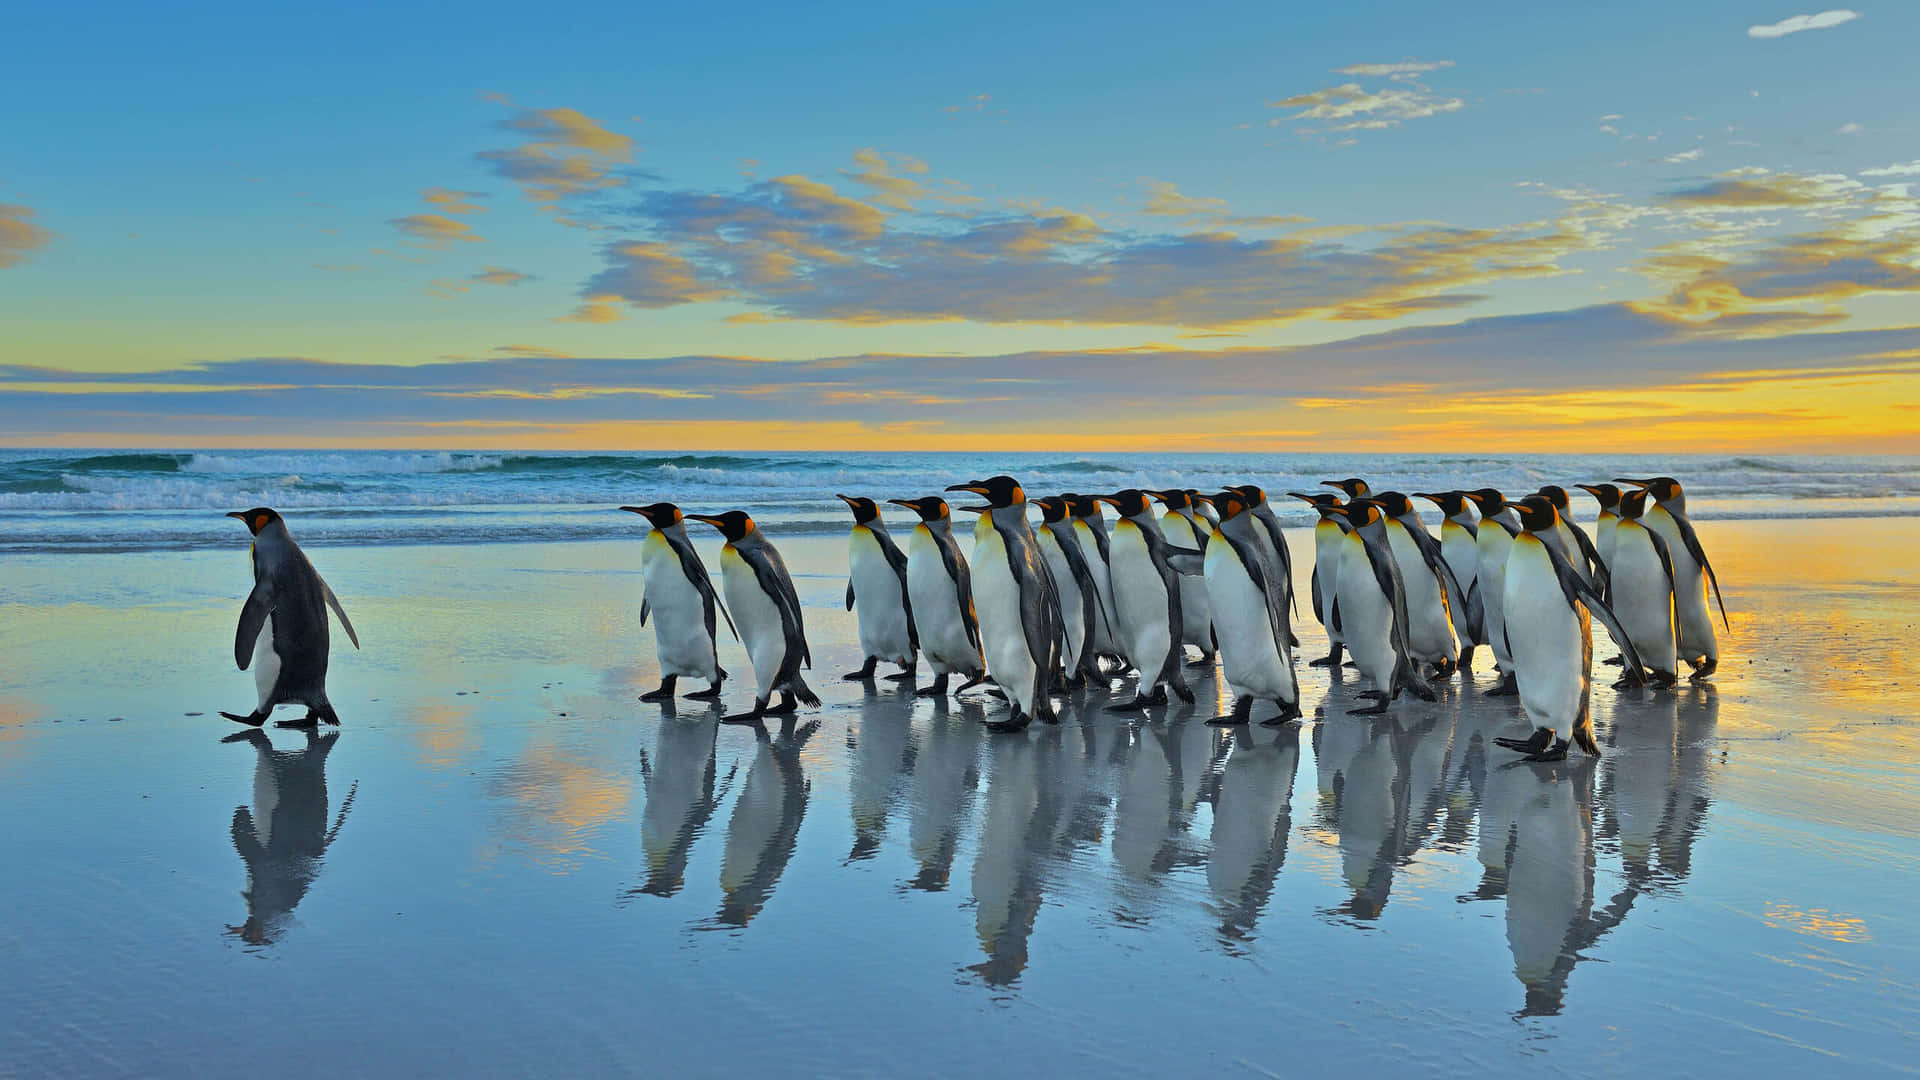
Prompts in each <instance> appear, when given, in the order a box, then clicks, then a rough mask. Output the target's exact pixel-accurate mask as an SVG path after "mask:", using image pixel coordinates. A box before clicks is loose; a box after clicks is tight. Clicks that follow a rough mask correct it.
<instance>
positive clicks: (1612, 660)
mask: <svg viewBox="0 0 1920 1080" xmlns="http://www.w3.org/2000/svg"><path fill="white" fill-rule="evenodd" d="M1600 662H1601V663H1603V664H1605V665H1607V666H1608V667H1621V666H1623V665H1625V664H1626V662H1627V658H1626V657H1624V656H1609V657H1607V658H1606V659H1605V660H1602V661H1600Z"/></svg>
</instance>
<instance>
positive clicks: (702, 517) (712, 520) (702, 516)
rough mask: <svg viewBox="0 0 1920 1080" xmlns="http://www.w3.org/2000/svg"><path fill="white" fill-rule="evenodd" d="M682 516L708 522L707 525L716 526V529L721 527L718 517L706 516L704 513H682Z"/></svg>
mask: <svg viewBox="0 0 1920 1080" xmlns="http://www.w3.org/2000/svg"><path fill="white" fill-rule="evenodd" d="M684 516H685V517H686V519H687V520H688V521H700V522H705V523H706V524H708V525H711V526H713V527H714V528H716V529H718V528H721V527H722V526H721V524H720V519H719V518H717V517H708V516H707V515H705V514H687V515H684Z"/></svg>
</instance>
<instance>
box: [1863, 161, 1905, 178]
mask: <svg viewBox="0 0 1920 1080" xmlns="http://www.w3.org/2000/svg"><path fill="white" fill-rule="evenodd" d="M1860 175H1861V176H1920V159H1916V160H1913V161H1909V162H1907V163H1906V164H1905V165H1887V166H1884V167H1882V168H1878V169H1862V170H1860Z"/></svg>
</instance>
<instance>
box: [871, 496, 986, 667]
mask: <svg viewBox="0 0 1920 1080" xmlns="http://www.w3.org/2000/svg"><path fill="white" fill-rule="evenodd" d="M887 501H888V502H890V503H892V504H893V505H895V506H904V507H906V508H907V509H909V510H912V511H913V512H914V513H916V514H918V515H920V523H919V524H917V525H915V526H914V527H913V532H912V534H911V535H909V536H908V537H907V598H908V600H910V601H911V602H912V604H913V623H914V628H915V630H916V631H917V636H918V638H919V642H920V652H921V654H922V655H924V656H925V657H926V658H927V666H928V667H931V668H932V669H933V685H931V686H927V687H923V688H921V689H919V690H916V691H914V696H916V697H940V696H943V695H945V694H946V692H947V676H948V675H951V674H955V673H958V674H960V675H963V676H965V677H966V679H967V681H966V683H965V684H964V685H962V686H961V687H960V689H961V690H965V689H967V688H968V687H972V686H976V685H978V684H979V683H980V682H981V681H982V679H984V678H985V676H986V672H987V662H986V659H985V658H984V657H982V656H981V653H980V624H979V620H978V619H977V618H976V616H975V615H974V610H973V574H972V572H971V570H970V568H969V567H968V566H967V557H966V556H965V555H962V554H961V553H960V546H959V545H958V544H956V543H954V542H953V512H952V510H950V509H949V508H948V506H947V500H945V499H943V498H941V497H940V496H938V495H929V496H927V497H926V498H923V499H888V500H887Z"/></svg>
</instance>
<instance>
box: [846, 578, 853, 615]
mask: <svg viewBox="0 0 1920 1080" xmlns="http://www.w3.org/2000/svg"><path fill="white" fill-rule="evenodd" d="M847 610H848V611H852V610H853V579H852V578H848V579H847Z"/></svg>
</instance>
